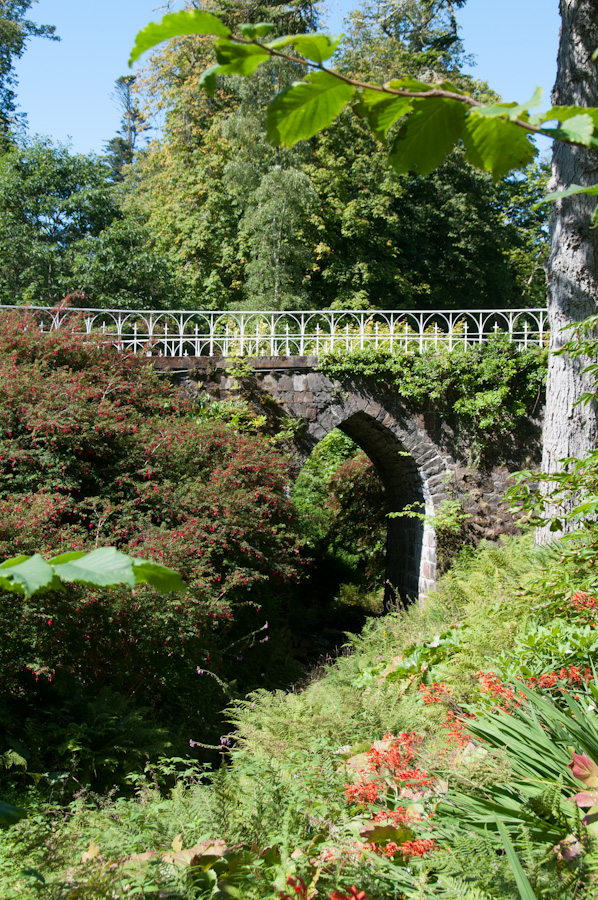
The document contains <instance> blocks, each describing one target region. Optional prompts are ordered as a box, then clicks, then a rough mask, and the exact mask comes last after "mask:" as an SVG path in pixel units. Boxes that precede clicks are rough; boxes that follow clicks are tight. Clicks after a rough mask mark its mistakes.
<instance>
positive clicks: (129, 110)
mask: <svg viewBox="0 0 598 900" xmlns="http://www.w3.org/2000/svg"><path fill="white" fill-rule="evenodd" d="M135 80H136V79H135V76H134V75H121V76H120V78H117V79H116V82H115V84H114V93H113V95H112V97H113V99H114V100H115V101H116V103H117V105H118V108H119V109H120V113H121V119H120V128H119V129H118V132H117V134H116V135H115V136H114V137H113V138H111V139H110V140H109V141H108V142H107V144H106V157H107V159H108V160H109V162H110V166H111V168H112V178H113V180H114V181H122V179H123V169H124V167H125V166H130V165H131V163H132V162H133V159H134V158H135V152H136V150H137V149H138V144H139V137H140V135H141V134H142V132H143V131H144V130H145V128H146V123H145V120H144V118H143V115H142V113H141V110H140V108H139V104H138V102H137V97H136V95H135V92H134V86H135Z"/></svg>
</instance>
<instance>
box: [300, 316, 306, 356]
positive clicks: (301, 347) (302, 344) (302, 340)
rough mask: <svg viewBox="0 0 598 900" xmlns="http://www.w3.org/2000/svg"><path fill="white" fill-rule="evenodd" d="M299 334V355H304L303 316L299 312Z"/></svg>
mask: <svg viewBox="0 0 598 900" xmlns="http://www.w3.org/2000/svg"><path fill="white" fill-rule="evenodd" d="M300 327H301V334H300V336H299V356H304V355H305V316H304V314H303V313H301V326H300Z"/></svg>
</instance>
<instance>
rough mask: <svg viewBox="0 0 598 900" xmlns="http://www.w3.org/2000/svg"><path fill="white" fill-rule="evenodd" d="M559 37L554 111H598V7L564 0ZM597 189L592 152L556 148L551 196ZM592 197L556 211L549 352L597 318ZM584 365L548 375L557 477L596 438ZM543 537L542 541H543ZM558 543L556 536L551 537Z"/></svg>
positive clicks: (549, 466) (553, 359) (597, 250)
mask: <svg viewBox="0 0 598 900" xmlns="http://www.w3.org/2000/svg"><path fill="white" fill-rule="evenodd" d="M560 11H561V34H560V43H559V53H558V67H557V77H556V82H555V86H554V89H553V94H552V99H553V104H554V105H555V106H561V105H578V106H598V64H597V63H595V62H592V59H591V57H592V53H593V52H594V50H595V49H596V48H597V47H598V2H597V0H560ZM597 182H598V153H597V152H596V151H595V150H590V149H585V148H580V147H572V146H570V145H568V144H563V143H559V142H558V141H557V142H555V144H554V150H553V158H552V181H551V185H550V189H551V190H560V189H561V188H564V187H567V186H568V185H570V184H582V185H594V184H596V183H597ZM595 205H596V198H595V197H588V196H586V195H584V194H579V195H577V196H574V197H569V198H567V199H565V200H561V201H559V202H558V203H557V204H555V208H554V210H553V214H552V220H551V252H550V256H549V259H548V262H547V266H546V275H547V279H548V316H549V320H550V332H551V349H552V350H558V349H559V348H560V347H562V346H563V344H564V343H566V341H567V332H564V333H563V331H562V329H563V328H564V327H566V326H567V325H571V324H572V323H574V322H579V321H581V320H582V319H585V318H587V317H588V316H590V315H593V314H595V313H597V312H598V229H592V228H590V225H591V217H592V213H593V210H594V208H595ZM583 367H584V361H583V360H580V359H569V358H568V357H567V356H555V355H554V354H551V356H550V363H549V370H548V386H547V400H546V419H545V424H544V452H543V469H544V471H545V472H548V473H551V472H555V471H558V470H559V468H561V466H560V465H559V460H560V459H563V458H564V457H568V456H578V457H580V456H581V457H583V456H585V455H586V453H587V451H588V450H589V449H590V448H591V447H592V446H593V444H594V442H595V440H596V437H597V436H598V415H597V412H598V410H597V407H596V404H593V405H591V406H585V405H581V406H575V401H576V400H577V398H578V397H579V396H580V394H582V393H583V392H584V391H588V390H591V388H592V384H591V382H590V381H589V379H588V378H587V376H584V375H583V374H582V369H583ZM544 536H545V535H542V534H541V535H539V537H540V539H542V537H544ZM553 537H554V535H553Z"/></svg>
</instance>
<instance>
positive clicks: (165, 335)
mask: <svg viewBox="0 0 598 900" xmlns="http://www.w3.org/2000/svg"><path fill="white" fill-rule="evenodd" d="M164 356H168V322H165V323H164Z"/></svg>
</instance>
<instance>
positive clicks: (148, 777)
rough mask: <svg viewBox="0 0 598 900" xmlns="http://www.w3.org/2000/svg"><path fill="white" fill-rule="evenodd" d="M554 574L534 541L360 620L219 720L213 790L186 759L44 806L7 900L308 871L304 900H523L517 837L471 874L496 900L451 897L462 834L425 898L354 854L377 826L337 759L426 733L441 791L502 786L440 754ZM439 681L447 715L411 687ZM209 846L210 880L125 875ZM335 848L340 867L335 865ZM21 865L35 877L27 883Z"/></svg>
mask: <svg viewBox="0 0 598 900" xmlns="http://www.w3.org/2000/svg"><path fill="white" fill-rule="evenodd" d="M550 561H551V553H550V551H542V552H540V551H537V550H535V549H534V548H533V545H532V539H531V535H527V536H524V537H520V538H508V539H505V540H504V541H501V542H500V543H499V544H487V545H484V546H481V547H480V548H479V549H478V550H477V551H476V552H475V553H474V552H473V551H466V552H464V553H463V554H462V555H461V556H460V557H459V558H458V559H457V560H455V563H454V565H453V567H452V569H451V570H450V572H449V573H448V574H447V575H445V576H444V577H443V578H442V580H441V582H440V584H439V588H438V590H437V592H436V593H435V594H434V595H432V596H431V597H430V598H429V599H428V600H427V601H426V603H425V604H423V605H422V606H412V607H410V608H409V609H407V610H400V609H397V610H396V611H395V612H394V613H392V614H390V615H386V616H384V617H380V618H373V619H370V621H369V623H368V625H367V627H366V628H365V629H364V631H363V632H362V633H361V634H359V635H351V636H349V637H348V642H347V646H346V648H345V650H344V652H343V653H342V654H341V655H340V656H339V657H338V658H337V659H335V660H334V661H331V662H330V663H329V664H328V665H326V666H325V667H324V668H320V669H319V670H318V673H317V677H314V679H313V680H312V681H310V682H309V683H307V684H305V685H303V686H302V687H301V688H300V689H299V688H297V689H296V690H292V691H289V692H284V691H274V692H271V691H266V690H259V691H256V692H254V693H252V694H251V695H249V696H248V697H246V698H244V699H243V700H239V701H237V702H235V703H234V704H233V706H232V707H231V708H230V710H229V715H230V723H231V727H232V730H231V736H230V737H231V745H230V746H231V747H232V749H231V752H230V754H229V756H228V758H227V759H226V760H225V762H224V764H223V765H222V767H221V768H220V770H219V771H217V772H215V773H213V774H212V775H211V777H208V775H207V774H205V773H202V772H200V771H198V770H197V768H194V767H193V766H191V765H190V764H189V763H187V762H186V761H184V760H179V761H168V760H164V761H163V763H162V764H161V765H160V766H158V767H154V768H153V769H152V770H148V771H147V772H145V773H144V774H142V775H138V776H135V777H133V778H132V783H133V784H134V785H135V789H136V797H135V799H133V800H131V799H129V800H125V799H118V798H115V797H103V798H102V797H96V796H92V795H90V794H88V793H86V792H85V791H83V792H82V793H81V795H80V796H79V798H78V799H77V800H76V802H75V803H74V804H71V805H70V806H69V807H68V808H65V809H56V808H54V809H53V810H52V811H48V810H47V809H46V810H45V811H42V810H41V809H40V808H39V804H38V808H37V809H34V813H33V815H32V816H31V817H30V819H29V820H26V821H24V822H22V823H20V824H19V825H17V826H15V827H14V828H12V829H10V830H9V831H7V832H5V833H4V834H2V835H0V883H3V884H5V885H6V886H7V887H4V888H3V893H2V896H3V897H6V898H7V900H8V898H9V897H10V898H12V897H19V898H21V897H22V898H23V900H28V898H30V897H31V898H33V897H47V898H53V900H54V898H56V900H58V898H62V897H64V898H67V897H68V898H69V900H71V898H72V900H74V898H75V897H76V898H79V897H90V898H92V897H93V898H96V897H115V898H116V897H118V898H120V897H125V896H130V895H131V893H133V894H134V893H135V892H136V893H137V895H138V896H142V897H148V898H149V897H152V898H154V897H155V898H157V897H159V896H160V897H171V898H175V897H180V898H191V897H208V896H209V897H212V896H215V897H220V896H222V897H224V896H225V894H226V896H230V897H239V898H254V897H255V898H258V897H260V898H265V897H270V896H272V897H275V896H278V894H277V892H279V891H281V890H283V889H284V888H285V887H286V885H287V878H288V877H289V876H293V875H297V874H301V873H303V875H304V876H305V877H306V879H307V878H308V876H309V879H312V881H313V879H314V878H315V879H316V881H315V882H314V883H313V895H314V896H316V893H315V892H317V891H318V892H319V893H317V896H320V897H327V896H328V893H327V892H329V891H330V890H331V889H332V888H333V887H339V885H341V886H342V885H344V886H345V889H346V888H347V887H348V885H349V884H350V882H348V879H351V880H352V881H353V882H354V883H355V884H359V885H360V886H361V887H363V888H364V889H366V890H367V891H368V893H369V895H370V897H372V898H376V897H386V896H396V897H399V896H410V897H415V896H420V897H422V898H425V897H428V896H443V897H447V898H450V897H451V896H454V897H457V896H458V897H462V898H467V897H472V898H475V897H486V896H488V897H490V896H491V897H500V898H503V897H505V898H507V897H508V898H511V897H513V898H517V897H518V896H519V895H518V893H517V891H518V887H517V884H518V883H519V882H520V881H521V879H519V880H518V879H517V878H515V877H514V876H513V867H511V868H510V869H509V866H508V859H509V858H510V857H511V856H512V854H513V853H515V854H516V852H517V847H518V846H519V844H518V841H519V840H520V838H521V836H520V835H519V836H518V835H514V834H513V833H511V835H510V837H509V841H510V842H511V843H510V844H509V845H508V846H507V850H508V854H507V856H506V857H501V858H498V861H497V860H496V859H494V861H495V862H496V866H495V867H494V869H496V873H498V874H496V873H495V875H492V876H491V873H490V870H491V869H492V871H494V869H493V868H492V867H488V866H486V870H487V871H486V874H484V873H483V872H482V874H479V875H478V876H476V877H477V878H479V879H481V880H483V879H484V878H486V876H487V878H488V879H491V877H492V878H496V879H498V880H497V881H495V882H492V884H493V886H491V891H492V892H491V893H489V894H486V893H483V892H482V893H480V892H479V890H478V887H475V885H472V884H471V883H470V882H467V878H465V880H466V882H467V883H466V884H465V883H464V884H465V886H464V887H463V890H462V892H461V893H459V891H461V888H460V887H459V884H460V881H459V879H461V874H463V873H462V869H463V865H465V864H463V865H462V864H461V863H458V859H459V858H460V856H459V854H460V853H461V854H462V856H463V858H464V859H465V858H466V856H467V852H466V850H465V849H463V848H465V847H467V846H468V844H467V840H466V838H465V837H464V835H458V834H457V835H456V836H455V837H454V840H453V844H452V845H451V846H453V847H454V850H455V854H456V855H454V856H452V857H451V859H452V866H453V868H452V869H450V871H449V869H447V870H446V872H445V875H442V871H443V870H442V866H441V865H440V863H438V862H436V863H435V865H436V876H435V880H434V885H433V886H432V887H427V886H426V879H428V876H427V875H426V874H425V871H424V869H422V868H421V866H419V864H418V863H417V860H414V861H413V863H412V865H411V868H405V866H404V865H402V866H401V865H398V866H397V865H396V861H394V862H393V861H392V860H389V859H386V860H385V859H383V858H382V857H380V855H379V854H378V856H375V857H372V859H370V858H369V857H368V853H367V852H366V853H365V854H364V853H362V852H361V851H359V852H358V851H356V850H355V849H354V848H355V847H356V846H357V845H358V844H359V841H360V840H361V842H362V843H363V837H361V838H360V828H362V829H363V827H364V823H365V824H366V825H367V822H368V821H370V819H369V816H370V813H369V812H368V811H367V810H365V809H363V808H355V807H352V806H351V804H349V803H348V801H347V797H346V795H345V791H344V788H345V785H346V783H347V779H348V778H350V777H351V775H350V772H349V774H348V771H349V770H348V768H347V763H346V760H347V759H348V758H349V759H351V758H354V757H357V758H361V757H359V754H363V752H364V751H365V750H367V749H368V748H369V747H370V746H371V745H372V744H373V743H374V742H376V741H380V740H381V739H382V738H383V736H384V735H386V734H389V733H391V734H393V735H400V734H401V733H411V732H417V733H418V734H420V735H421V736H422V740H421V744H420V745H418V747H419V749H418V754H419V756H418V759H419V762H418V765H420V766H423V767H425V768H426V769H428V770H429V771H433V772H434V778H435V782H434V783H435V784H436V785H437V787H436V788H435V789H434V791H435V792H438V791H439V790H441V789H440V788H439V787H438V785H444V784H445V783H446V782H445V779H446V778H447V776H450V783H451V784H452V785H454V786H456V787H458V788H459V790H462V791H470V792H471V791H473V794H474V796H478V795H479V792H482V793H481V794H480V796H483V795H484V792H487V791H489V790H490V791H491V792H492V790H493V787H494V785H497V784H498V783H501V784H502V783H506V782H507V781H508V778H509V773H510V771H511V769H510V761H509V758H508V756H507V755H506V754H505V752H504V750H503V749H501V747H500V746H497V747H496V749H490V750H487V749H483V750H482V751H480V750H479V749H478V750H475V748H474V751H473V752H472V751H471V750H469V752H467V753H466V752H465V751H464V750H462V748H461V749H459V750H455V749H454V748H453V749H451V750H450V751H447V746H448V744H447V731H446V723H447V709H449V708H450V709H452V708H456V709H463V708H466V707H470V708H472V707H474V706H475V708H476V709H477V711H478V713H479V714H480V715H483V710H484V706H485V705H486V707H488V706H489V705H490V701H489V700H488V698H485V697H484V696H483V695H482V694H481V693H480V685H479V680H478V679H477V677H476V673H477V672H478V671H480V670H483V671H486V672H488V671H491V670H493V667H496V666H497V665H498V663H499V662H500V660H501V659H502V660H504V659H505V655H506V656H508V654H509V652H510V651H513V649H514V648H515V647H517V646H518V641H520V640H521V637H522V635H525V634H527V633H530V632H534V630H535V629H537V628H538V627H539V626H540V625H542V623H544V622H545V621H547V620H548V618H549V616H550V612H549V611H547V610H546V608H545V605H544V604H543V603H542V602H541V601H542V597H541V596H540V595H538V588H534V587H533V584H534V581H535V580H536V579H538V577H539V576H540V575H541V573H542V569H543V567H545V566H546V565H547V564H548V563H549V562H550ZM439 683H442V684H444V685H445V686H446V689H447V690H448V691H450V697H451V699H450V703H449V707H447V705H446V704H445V703H436V702H431V703H429V704H426V703H424V702H422V692H421V689H420V688H421V686H422V685H423V686H424V687H426V686H427V687H428V688H432V689H434V685H435V684H436V685H437V684H439ZM480 727H481V726H480ZM472 746H473V745H472ZM363 759H365V757H363ZM385 777H386V778H387V781H388V776H385ZM173 783H174V787H172V785H173ZM501 790H502V788H501ZM434 791H433V792H432V793H434ZM442 791H445V788H444V787H442ZM426 796H427V795H425V792H424V795H422V797H424V799H422V801H421V802H422V803H423V804H424V807H425V810H426V815H427V814H428V813H429V811H430V810H432V809H433V808H434V805H435V804H436V803H437V798H436V799H435V798H434V797H432V798H430V796H427V799H426ZM509 796H510V795H509ZM517 796H519V795H517ZM509 802H511V801H509ZM513 802H515V801H513ZM516 802H517V803H519V802H520V801H519V800H517V801H516ZM521 802H524V801H521ZM525 802H527V801H525ZM391 808H393V807H392V806H391ZM422 809H423V807H422ZM523 820H524V821H527V820H526V819H525V817H523ZM557 824H558V823H557ZM451 827H452V826H451ZM552 827H553V831H554V829H555V828H557V825H554V826H552ZM558 827H561V826H560V825H558ZM214 839H221V840H223V841H224V842H225V843H226V846H227V847H228V848H229V850H228V855H227V856H226V857H224V858H220V861H219V862H213V861H212V862H211V863H209V864H208V863H206V864H205V866H204V867H203V868H201V867H198V866H195V867H192V869H191V868H189V867H188V866H187V868H185V867H184V866H182V867H181V866H178V867H177V864H175V863H169V862H164V861H163V860H162V861H161V862H160V860H159V859H158V858H157V857H153V858H152V861H151V862H148V861H147V860H146V862H145V863H144V864H143V866H142V867H141V868H139V865H138V868H137V870H135V872H133V870H132V869H131V863H130V862H129V863H126V862H124V861H126V860H127V858H130V857H131V856H132V855H133V854H138V853H141V852H144V851H148V850H152V849H160V850H161V851H169V852H170V853H172V852H175V850H174V849H173V848H175V849H176V848H177V847H178V848H180V847H183V848H189V847H195V846H197V845H200V844H201V842H202V841H209V840H214ZM459 847H460V848H461V850H459ZM94 848H97V850H94ZM169 848H170V850H169ZM339 848H343V849H342V853H341V857H340V858H339V857H338V856H336V857H334V854H335V853H337V854H338V853H339ZM513 848H515V849H513ZM470 850H471V847H470ZM90 851H91V852H92V853H94V852H95V856H93V858H92V859H90V860H88V861H86V862H84V863H82V862H81V858H82V854H84V853H85V852H87V853H88V854H89V852H90ZM202 852H203V851H202ZM481 852H482V851H480V853H481ZM484 852H490V854H491V855H492V853H494V851H493V850H492V848H491V849H490V851H488V850H487V848H486V851H484ZM235 854H236V856H235ZM239 854H241V856H242V855H243V854H245V856H243V858H242V859H241V856H239ZM326 854H329V856H328V857H327V856H326ZM370 856H371V854H370ZM481 858H482V857H481V856H480V859H481ZM493 858H494V857H493ZM548 858H549V857H546V859H548ZM550 858H551V859H553V857H550ZM160 859H161V857H160ZM335 859H336V862H335ZM314 860H315V862H314ZM325 860H327V861H325ZM372 860H373V861H374V863H375V865H373V862H372ZM529 860H530V862H529V864H526V865H527V870H526V871H528V873H529V872H531V871H532V869H533V871H534V872H536V875H537V879H539V880H538V884H540V883H542V885H544V887H543V888H542V889H543V891H544V894H543V895H542V896H546V897H551V898H552V897H553V896H557V897H558V896H559V895H558V894H556V895H554V893H551V891H552V887H550V885H552V883H553V882H552V881H550V878H548V876H546V877H545V878H544V876H543V875H542V877H541V873H540V874H538V872H540V869H542V866H544V867H546V865H548V863H546V860H545V859H544V857H542V854H541V853H540V852H539V851H537V848H536V849H534V852H532V851H530V854H529ZM511 862H512V863H513V860H512V859H511ZM442 865H445V863H444V862H443V863H442ZM218 866H219V867H220V868H219V869H218V871H216V869H217V868H218ZM418 866H419V868H418ZM439 866H440V869H439V868H438V867H439ZM460 866H461V868H460ZM513 866H514V863H513ZM235 867H236V868H235ZM505 867H506V868H505ZM27 868H28V869H29V870H30V871H29V874H22V873H23V870H26V869H27ZM200 868H201V871H202V872H203V873H204V875H205V878H204V875H202V878H204V880H203V881H202V882H201V884H199V882H197V877H199V876H198V872H199V869H200ZM445 868H446V866H445ZM449 868H450V867H449ZM420 869H421V872H420V874H417V873H418V872H419V871H420ZM536 870H537V871H536ZM515 871H517V872H518V869H517V867H516V866H515ZM543 871H544V869H542V872H543ZM550 871H552V870H550ZM438 872H440V873H441V874H440V875H439V874H438ZM460 872H461V874H459V873H460ZM206 873H207V874H206ZM210 873H211V874H210ZM409 873H411V874H409ZM447 873H448V874H447ZM489 873H490V874H489ZM192 875H193V877H191V876H192ZM38 876H39V877H38ZM208 876H209V877H208ZM465 876H466V873H465ZM465 876H464V877H465ZM526 877H527V876H526ZM534 877H536V876H534ZM550 877H552V876H550ZM40 878H45V879H46V881H47V882H48V884H47V885H46V886H44V884H42V882H41V880H40ZM193 878H195V882H194V881H193ZM210 878H211V879H212V880H211V881H210ZM542 878H544V880H542ZM102 879H103V880H102ZM205 879H207V881H206V880H205ZM443 879H444V880H443ZM200 880H201V879H200ZM428 880H429V879H428ZM553 881H554V879H553ZM521 883H523V882H521ZM61 884H62V885H63V886H62V887H61V886H60V885H61ZM418 884H419V885H420V886H419V887H418V886H417V885H418ZM443 884H444V885H445V887H446V890H445V887H442V891H444V893H442V891H441V886H442V885H443ZM480 884H481V881H480ZM9 885H10V887H8V886H9ZM455 885H456V886H455ZM497 885H498V887H497ZM500 885H502V887H500ZM546 885H548V887H546ZM561 887H562V885H561ZM480 890H481V888H480ZM567 890H568V889H567ZM11 891H12V893H11ZM222 891H225V893H222ZM235 891H237V893H235ZM414 891H415V893H413V892H414ZM417 891H419V893H417ZM430 891H432V893H430ZM439 891H440V893H438V892H439ZM476 891H477V893H476ZM160 892H161V893H160ZM219 892H220V893H219ZM227 892H228V893H227ZM451 892H453V893H451ZM455 892H456V893H455ZM562 896H563V897H569V896H571V897H573V896H574V895H573V894H567V893H564V894H562ZM576 896H578V897H580V898H581V897H582V896H584V894H583V891H582V892H578V894H577V895H576Z"/></svg>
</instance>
